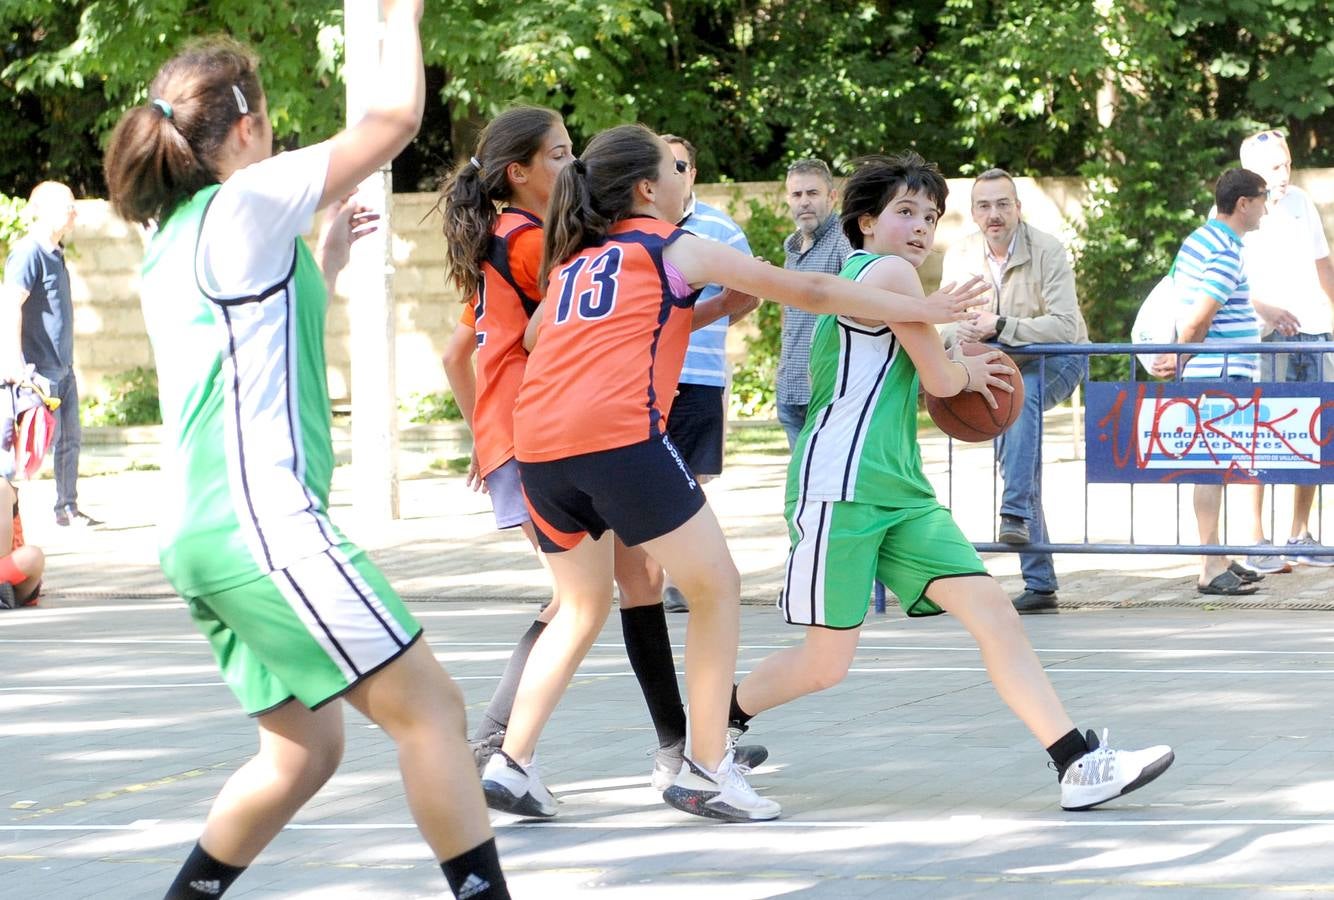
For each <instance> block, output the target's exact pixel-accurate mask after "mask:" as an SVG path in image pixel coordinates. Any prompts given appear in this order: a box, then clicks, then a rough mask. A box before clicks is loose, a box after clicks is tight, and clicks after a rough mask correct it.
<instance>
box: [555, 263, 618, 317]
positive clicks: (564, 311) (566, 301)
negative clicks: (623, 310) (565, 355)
mask: <svg viewBox="0 0 1334 900" xmlns="http://www.w3.org/2000/svg"><path fill="white" fill-rule="evenodd" d="M621 257H622V253H621V248H620V247H617V246H614V245H613V246H611V247H608V248H607V249H606V250H604V251H603V252H602V253H599V254H598V255H597V256H595V257H592V258H591V259H590V258H589V257H587V256H581V257H579V258H578V259H576V260H575V261H574V262H572V263H570V264H569V265H568V266H566V267H565V268H563V269H561V270H560V272H559V274H558V276H557V277H559V278H560V282H561V291H560V300H559V301H558V302H557V304H556V317H555V320H554V322H553V324H555V325H560V324H563V323H564V322H566V321H568V320H569V318H570V314H571V313H572V312H574V308H575V306H576V300H575V298H576V296H577V297H578V301H577V305H578V309H579V318H581V319H584V320H585V321H593V320H596V319H605V318H606V317H607V316H609V315H611V311H612V310H613V309H614V308H615V307H616V287H617V282H616V276H617V275H619V274H620V272H621Z"/></svg>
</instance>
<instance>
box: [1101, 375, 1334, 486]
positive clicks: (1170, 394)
mask: <svg viewBox="0 0 1334 900" xmlns="http://www.w3.org/2000/svg"><path fill="white" fill-rule="evenodd" d="M1086 396H1087V398H1088V399H1087V403H1088V407H1087V410H1086V418H1085V423H1086V425H1085V435H1084V436H1085V446H1086V447H1087V457H1086V458H1087V466H1086V472H1087V478H1088V480H1089V481H1091V482H1116V483H1126V482H1140V483H1143V482H1189V483H1200V484H1218V483H1232V482H1255V483H1263V484H1275V483H1278V484H1319V483H1322V482H1325V481H1327V480H1329V481H1334V452H1330V453H1326V452H1324V451H1325V449H1326V447H1327V446H1328V445H1329V443H1330V441H1331V439H1334V384H1323V383H1306V384H1270V383H1268V382H1254V383H1252V382H1240V381H1210V382H1205V381H1191V382H1180V383H1148V382H1091V383H1090V384H1089V385H1088V390H1087V392H1086Z"/></svg>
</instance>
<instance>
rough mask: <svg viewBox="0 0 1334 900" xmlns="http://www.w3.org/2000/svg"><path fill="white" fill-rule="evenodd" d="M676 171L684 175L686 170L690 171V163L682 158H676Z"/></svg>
mask: <svg viewBox="0 0 1334 900" xmlns="http://www.w3.org/2000/svg"><path fill="white" fill-rule="evenodd" d="M676 171H677V172H678V173H679V174H681V175H684V174H685V173H686V172H688V171H690V163H688V162H686V161H685V160H684V159H678V160H677V161H676Z"/></svg>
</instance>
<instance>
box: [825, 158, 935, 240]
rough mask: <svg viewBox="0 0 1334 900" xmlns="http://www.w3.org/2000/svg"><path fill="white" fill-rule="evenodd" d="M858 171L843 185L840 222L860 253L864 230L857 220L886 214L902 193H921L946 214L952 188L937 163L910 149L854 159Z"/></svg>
mask: <svg viewBox="0 0 1334 900" xmlns="http://www.w3.org/2000/svg"><path fill="white" fill-rule="evenodd" d="M853 165H854V166H856V169H855V170H854V171H853V173H852V175H850V176H849V177H848V180H847V182H846V183H845V184H844V185H843V213H842V215H841V216H840V217H839V221H840V222H841V224H842V226H843V233H844V234H845V235H847V236H848V241H849V242H851V244H852V246H853V247H855V248H857V249H858V250H860V249H861V247H862V229H861V226H860V225H859V224H858V223H857V220H858V219H860V218H861V217H862V216H878V215H880V214H881V213H882V212H884V211H885V207H886V206H888V205H889V204H890V201H892V200H893V199H894V198H895V197H897V196H898V195H899V191H904V192H907V193H912V192H914V191H921V192H922V193H924V194H926V195H927V197H929V198H930V199H931V202H932V203H934V204H935V205H936V211H937V212H939V213H941V214H942V215H943V214H944V212H945V198H946V197H947V196H949V192H950V189H949V186H948V185H947V184H946V183H945V176H943V175H941V174H940V169H938V168H937V167H936V164H935V163H931V162H927V161H926V160H924V159H922V157H921V156H919V155H918V154H916V153H914V152H913V151H911V150H906V151H904V152H903V153H900V154H898V155H896V156H864V157H862V158H861V159H857V160H853Z"/></svg>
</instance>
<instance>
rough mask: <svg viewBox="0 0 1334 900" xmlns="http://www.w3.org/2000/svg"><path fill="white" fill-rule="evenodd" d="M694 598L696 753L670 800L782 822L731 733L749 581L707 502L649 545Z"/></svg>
mask: <svg viewBox="0 0 1334 900" xmlns="http://www.w3.org/2000/svg"><path fill="white" fill-rule="evenodd" d="M644 547H645V549H646V550H647V551H648V552H649V555H651V556H652V557H653V558H654V559H657V560H658V561H659V562H661V563H662V565H663V567H664V568H667V569H669V570H671V572H672V575H673V577H674V578H676V580H677V583H678V584H680V585H681V590H682V591H683V592H684V593H685V594H686V596H687V597H689V598H690V603H691V609H690V619H689V621H688V623H687V625H686V690H687V694H688V696H689V704H690V705H689V710H688V712H689V719H690V748H689V750H688V752H687V754H686V760H685V764H684V765H683V766H682V768H681V770H680V772H679V773H678V774H677V776H676V780H675V781H674V782H673V783H672V784H671V786H669V787H668V788H667V790H666V791H665V792H664V794H663V799H664V800H666V801H667V802H668V803H669V804H671V805H672V806H674V807H676V808H677V809H680V810H683V811H685V812H689V813H692V814H694V815H700V816H706V817H710V818H720V819H726V820H730V821H747V820H763V819H772V818H776V817H777V816H778V815H779V813H780V812H781V809H780V807H779V805H778V804H777V803H774V802H773V801H770V800H765V799H764V798H762V797H760V796H759V795H758V794H756V793H755V791H754V790H753V789H752V788H751V787H750V785H749V784H748V783H747V782H746V780H745V777H744V773H743V772H742V771H741V770H740V769H739V768H737V764H736V761H735V758H734V755H733V753H732V750H731V747H730V742H729V739H728V732H727V721H728V710H729V708H730V705H731V696H732V680H733V678H734V677H735V673H736V653H737V643H738V641H739V639H740V628H741V604H740V599H741V576H740V574H739V573H738V572H737V569H736V564H735V563H734V562H733V561H732V557H731V554H730V553H728V551H727V543H726V539H725V537H724V536H723V532H722V528H721V526H720V525H719V524H718V520H717V518H716V517H715V516H714V514H713V510H712V509H710V508H709V506H708V504H707V503H706V504H704V505H703V506H702V507H701V508H700V509H699V511H698V512H696V513H695V514H694V516H692V517H691V518H690V519H689V520H688V521H687V522H686V523H685V524H683V525H680V526H678V527H677V528H675V529H674V530H672V531H671V532H669V533H667V534H665V535H663V536H661V537H658V538H654V539H652V540H649V541H646V542H645V544H644Z"/></svg>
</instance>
